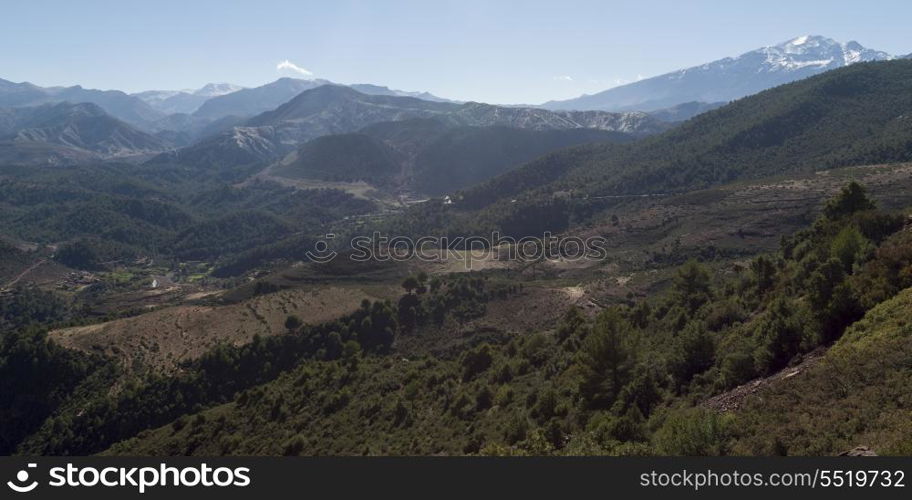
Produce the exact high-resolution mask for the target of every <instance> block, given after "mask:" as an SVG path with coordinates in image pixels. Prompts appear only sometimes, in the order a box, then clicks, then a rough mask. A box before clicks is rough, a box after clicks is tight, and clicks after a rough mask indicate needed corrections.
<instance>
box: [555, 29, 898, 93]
mask: <svg viewBox="0 0 912 500" xmlns="http://www.w3.org/2000/svg"><path fill="white" fill-rule="evenodd" d="M893 58H894V56H891V55H890V54H887V53H885V52H880V51H877V50H873V49H868V48H865V47H863V46H862V45H861V44H859V43H858V42H854V41H852V42H848V43H840V42H837V41H835V40H833V39H830V38H826V37H822V36H811V35H806V36H800V37H797V38H794V39H792V40H789V41H787V42H784V43H781V44H778V45H774V46H770V47H763V48H760V49H757V50H754V51H751V52H747V53H745V54H742V55H740V56H738V57H727V58H725V59H720V60H718V61H713V62H710V63H707V64H703V65H701V66H695V67H692V68H687V69H682V70H679V71H674V72H671V73H667V74H664V75H660V76H657V77H654V78H647V79H645V80H640V81H638V82H635V83H630V84H627V85H622V86H620V87H615V88H612V89H609V90H605V91H603V92H599V93H597V94H593V95H585V96H582V97H578V98H575V99H569V100H565V101H550V102H547V103H545V104H543V105H542V107H544V108H546V109H555V110H569V109H598V110H606V111H627V110H637V111H655V110H658V109H663V108H669V107H673V106H676V105H679V104H682V103H685V102H691V101H700V102H728V101H731V100H734V99H739V98H741V97H744V96H747V95H751V94H756V93H757V92H760V91H762V90H766V89H768V88H771V87H775V86H778V85H782V84H784V83H789V82H793V81H795V80H800V79H802V78H806V77H809V76H812V75H816V74H819V73H822V72H824V71H828V70H832V69H836V68H841V67H845V66H848V65H850V64H855V63H858V62H870V61H882V60H889V59H893Z"/></svg>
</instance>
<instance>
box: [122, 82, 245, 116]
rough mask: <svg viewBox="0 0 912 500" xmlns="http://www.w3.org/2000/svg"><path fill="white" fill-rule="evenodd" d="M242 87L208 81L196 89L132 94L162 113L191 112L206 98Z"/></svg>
mask: <svg viewBox="0 0 912 500" xmlns="http://www.w3.org/2000/svg"><path fill="white" fill-rule="evenodd" d="M243 88H244V87H241V86H239V85H234V84H231V83H208V84H206V85H205V86H203V87H202V88H199V89H197V90H148V91H145V92H138V93H136V94H132V95H134V96H136V97H138V98H140V99H142V100H143V101H144V102H145V103H146V104H148V105H149V106H152V107H153V108H154V109H156V110H158V111H161V112H162V113H167V114H174V113H188V114H189V113H193V112H194V111H196V110H197V109H199V107H200V106H202V104H203V103H204V102H206V101H207V100H209V99H211V98H213V97H218V96H221V95H226V94H231V93H233V92H237V91H238V90H242V89H243Z"/></svg>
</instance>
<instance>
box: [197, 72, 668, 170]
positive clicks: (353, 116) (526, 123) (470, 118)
mask: <svg viewBox="0 0 912 500" xmlns="http://www.w3.org/2000/svg"><path fill="white" fill-rule="evenodd" d="M242 92H245V91H240V92H236V93H235V94H230V95H228V96H224V97H226V98H227V97H231V96H235V95H237V94H241V93H242ZM213 101H214V99H213V100H211V101H208V102H207V105H208V104H209V103H210V102H213ZM204 107H205V105H204ZM419 118H420V119H428V118H434V119H437V120H439V121H441V122H443V123H445V124H447V125H449V126H457V127H460V126H462V127H465V126H471V127H492V126H499V127H513V128H522V129H529V130H540V131H541V130H571V129H596V130H605V131H618V132H624V133H628V134H632V135H636V136H644V135H649V134H653V133H657V132H660V131H663V130H666V129H667V128H668V124H666V123H663V122H661V121H660V120H658V119H655V118H652V117H650V116H648V115H646V114H644V113H621V114H618V113H607V112H603V111H588V112H553V111H548V110H543V109H533V108H507V107H499V106H491V105H488V104H480V103H466V104H462V105H460V104H456V103H448V102H433V101H426V100H422V99H417V98H413V97H400V96H389V95H367V94H363V93H360V92H357V91H355V90H354V89H352V88H349V87H345V86H341V85H323V86H320V87H317V88H315V89H311V90H307V91H304V92H302V93H300V94H299V95H298V96H296V97H295V98H293V99H291V100H290V101H288V102H286V103H285V104H282V105H281V106H279V107H277V108H276V109H274V110H272V111H267V112H265V113H262V114H260V115H258V116H255V117H253V118H251V119H250V120H248V121H246V122H244V124H243V127H242V128H243V129H244V131H243V132H242V133H241V134H242V135H244V136H251V135H256V136H257V137H259V138H264V139H268V140H269V141H272V145H271V146H270V147H266V148H264V147H259V146H257V147H256V148H254V149H255V150H256V151H258V153H257V156H258V157H261V158H262V159H263V160H270V159H273V160H274V159H278V158H279V157H280V156H282V155H284V154H286V153H289V152H291V151H292V150H294V149H295V148H296V147H298V146H300V145H302V144H304V143H306V142H308V141H310V140H313V139H316V138H318V137H321V136H326V135H333V134H346V133H351V132H356V131H358V130H360V129H362V128H364V127H366V126H369V125H373V124H375V123H381V122H390V121H401V120H410V119H419ZM221 136H222V137H221V138H215V137H213V138H211V139H208V140H206V141H203V142H201V143H199V144H196V145H194V146H191V148H192V149H193V150H195V151H197V152H198V153H195V154H194V156H196V157H211V158H220V159H221V160H220V161H226V162H228V163H232V164H238V163H237V161H235V160H233V159H232V154H231V153H230V151H211V152H207V153H204V154H202V153H200V152H201V151H202V150H204V149H206V148H219V147H224V146H229V147H230V148H231V149H234V147H235V146H234V144H235V143H236V141H234V142H233V141H232V140H231V139H230V138H231V137H235V138H236V137H238V132H237V130H234V131H227V132H224V133H222V134H221ZM260 153H267V154H266V155H262V154H260ZM272 153H276V154H275V155H272ZM269 155H272V156H271V157H270V156H269ZM247 159H248V158H247V157H246V156H245V157H244V159H243V161H244V163H246V162H247Z"/></svg>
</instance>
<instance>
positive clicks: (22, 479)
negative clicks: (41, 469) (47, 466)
mask: <svg viewBox="0 0 912 500" xmlns="http://www.w3.org/2000/svg"><path fill="white" fill-rule="evenodd" d="M36 467H38V464H28V467H27V469H34V468H36ZM28 480H29V472H28V470H26V469H22V470H21V471H19V472H17V473H16V480H15V481H7V482H6V485H7V486H9V487H10V489H11V490H13V491H15V492H16V493H28V492H30V491H32V490H34V489H35V488H37V487H38V481H32V482H31V483H27V481H28ZM26 483H27V484H26Z"/></svg>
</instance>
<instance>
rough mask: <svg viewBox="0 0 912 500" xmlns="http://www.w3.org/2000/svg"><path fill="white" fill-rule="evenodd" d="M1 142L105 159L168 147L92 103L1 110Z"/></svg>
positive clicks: (64, 103)
mask: <svg viewBox="0 0 912 500" xmlns="http://www.w3.org/2000/svg"><path fill="white" fill-rule="evenodd" d="M0 139H4V140H6V141H9V142H12V143H13V145H17V144H35V143H44V144H50V145H55V146H62V147H65V148H72V149H76V150H80V151H84V152H91V153H96V154H97V155H98V156H100V157H102V158H113V157H122V156H131V155H138V154H149V153H159V152H162V151H165V150H167V149H168V148H169V146H168V144H167V143H166V142H165V141H163V140H161V139H159V138H157V137H155V136H152V135H149V134H147V133H145V132H141V131H139V130H137V129H135V128H133V127H131V126H130V125H128V124H126V123H124V122H122V121H120V120H118V119H116V118H113V117H111V116H110V115H108V114H107V113H105V112H104V110H102V109H101V108H100V107H99V106H97V105H95V104H90V103H81V104H70V103H68V102H62V103H57V104H44V105H41V106H36V107H32V108H7V109H0Z"/></svg>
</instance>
